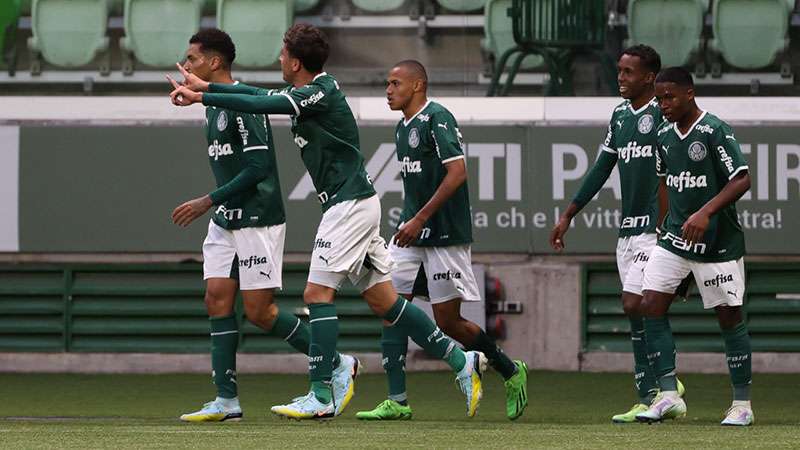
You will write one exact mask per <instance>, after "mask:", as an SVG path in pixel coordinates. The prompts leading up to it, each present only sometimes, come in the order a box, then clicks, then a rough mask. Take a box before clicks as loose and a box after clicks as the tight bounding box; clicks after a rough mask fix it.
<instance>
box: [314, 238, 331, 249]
mask: <svg viewBox="0 0 800 450" xmlns="http://www.w3.org/2000/svg"><path fill="white" fill-rule="evenodd" d="M314 248H315V249H317V248H331V241H323V240H322V239H319V238H318V239H317V240H316V241H314Z"/></svg>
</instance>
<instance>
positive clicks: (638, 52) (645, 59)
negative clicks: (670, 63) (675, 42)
mask: <svg viewBox="0 0 800 450" xmlns="http://www.w3.org/2000/svg"><path fill="white" fill-rule="evenodd" d="M622 54H623V55H631V56H636V57H638V58H639V59H640V60H641V61H642V65H643V66H644V67H645V68H646V69H647V70H648V71H650V72H653V73H655V74H657V73H658V72H660V71H661V56H659V54H658V52H657V51H656V50H655V49H654V48H653V47H650V46H649V45H644V44H637V45H634V46H632V47H628V48H626V49H625V50H623V52H622Z"/></svg>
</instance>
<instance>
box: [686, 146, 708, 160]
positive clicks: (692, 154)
mask: <svg viewBox="0 0 800 450" xmlns="http://www.w3.org/2000/svg"><path fill="white" fill-rule="evenodd" d="M707 154H708V150H706V146H705V145H703V143H702V142H700V141H694V142H692V143H691V144H689V159H691V160H692V161H694V162H700V161H702V160H704V159H705V158H706V155H707Z"/></svg>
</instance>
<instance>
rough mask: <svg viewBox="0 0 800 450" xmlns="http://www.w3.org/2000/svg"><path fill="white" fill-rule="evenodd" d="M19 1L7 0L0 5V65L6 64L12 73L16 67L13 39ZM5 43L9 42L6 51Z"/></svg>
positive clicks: (17, 18)
mask: <svg viewBox="0 0 800 450" xmlns="http://www.w3.org/2000/svg"><path fill="white" fill-rule="evenodd" d="M20 6H21V5H20V0H8V1H5V2H2V3H0V65H3V64H4V63H8V67H9V69H10V70H11V71H12V72H13V70H14V66H15V65H16V52H15V51H14V49H15V48H16V47H15V46H14V37H15V35H16V33H17V22H18V21H19V14H20ZM6 42H10V43H11V44H9V46H8V47H9V51H6V50H5V48H6Z"/></svg>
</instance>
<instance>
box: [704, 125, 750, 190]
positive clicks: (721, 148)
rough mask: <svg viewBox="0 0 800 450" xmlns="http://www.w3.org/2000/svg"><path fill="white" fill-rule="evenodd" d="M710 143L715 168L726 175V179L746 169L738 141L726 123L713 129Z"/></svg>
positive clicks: (745, 161)
mask: <svg viewBox="0 0 800 450" xmlns="http://www.w3.org/2000/svg"><path fill="white" fill-rule="evenodd" d="M711 145H713V147H714V152H715V154H716V158H715V162H716V164H717V168H718V169H719V170H720V171H721V172H722V173H724V174H725V175H726V176H727V177H728V180H731V179H733V177H735V176H736V175H738V174H740V173H741V172H742V171H745V170H748V167H747V160H745V159H744V155H743V154H742V149H741V148H739V142H737V141H736V137H735V136H734V135H733V130H732V129H731V127H730V126H729V125H728V124H726V123H722V124H721V126H719V127H717V129H716V130H714V133H713V134H712V135H711Z"/></svg>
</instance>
